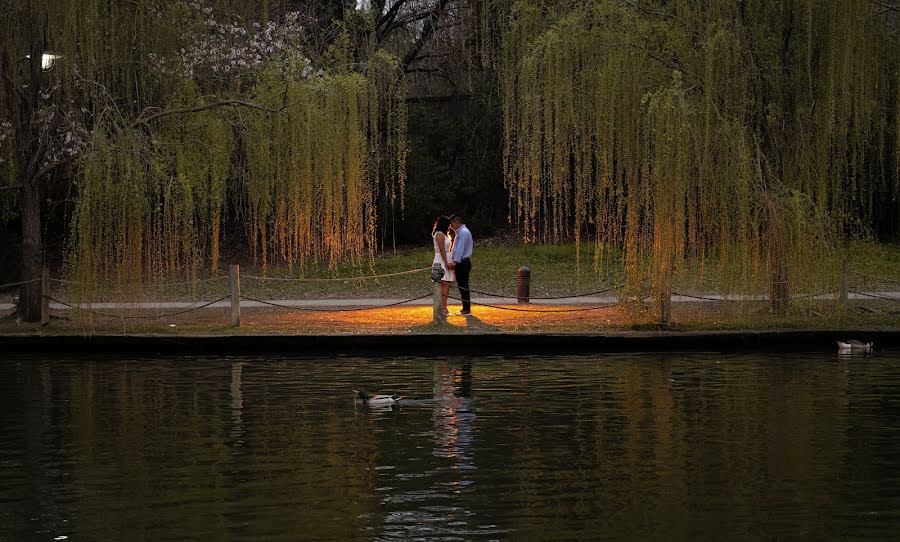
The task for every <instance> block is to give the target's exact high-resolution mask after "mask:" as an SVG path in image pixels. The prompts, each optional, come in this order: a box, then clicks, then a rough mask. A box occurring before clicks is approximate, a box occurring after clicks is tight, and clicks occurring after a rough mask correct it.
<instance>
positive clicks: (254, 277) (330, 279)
mask: <svg viewBox="0 0 900 542" xmlns="http://www.w3.org/2000/svg"><path fill="white" fill-rule="evenodd" d="M430 269H431V268H430V267H422V268H421V269H410V270H409V271H398V272H397V273H384V274H381V275H365V276H361V277H327V278H308V279H305V278H299V277H297V278H294V277H261V276H259V275H241V278H242V279H252V280H261V281H267V280H270V281H278V282H346V281H348V280H372V279H380V278H385V277H396V276H399V275H410V274H413V273H421V272H422V271H429V270H430Z"/></svg>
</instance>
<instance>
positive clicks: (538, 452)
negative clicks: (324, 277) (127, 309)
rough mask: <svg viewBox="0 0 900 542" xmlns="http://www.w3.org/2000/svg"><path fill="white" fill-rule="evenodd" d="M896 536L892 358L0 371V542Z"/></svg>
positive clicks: (242, 363) (898, 507) (203, 362)
mask: <svg viewBox="0 0 900 542" xmlns="http://www.w3.org/2000/svg"><path fill="white" fill-rule="evenodd" d="M354 388H364V389H366V390H369V391H371V392H376V391H378V392H380V391H396V392H398V393H401V394H402V395H405V396H406V399H405V400H404V402H403V403H402V406H401V407H400V408H399V409H390V408H387V409H374V408H368V407H365V406H363V405H360V404H357V403H355V402H354V400H353V398H352V395H353V393H352V391H351V390H352V389H354ZM898 533H900V353H893V354H889V353H878V354H876V355H874V356H872V357H849V358H844V357H838V356H837V355H835V354H831V355H827V354H811V355H797V354H791V355H752V356H751V355H716V354H666V355H660V354H652V355H649V354H648V355H639V354H634V355H621V354H616V355H609V356H606V355H596V356H562V357H540V358H538V357H532V358H513V359H507V358H499V357H483V358H452V357H451V358H447V359H426V358H392V359H359V358H335V359H292V358H290V357H280V358H272V357H266V358H264V359H263V358H259V359H254V358H247V357H243V358H214V359H213V358H197V357H188V358H172V357H170V358H155V359H150V358H147V359H144V358H131V359H112V358H90V359H87V358H78V359H54V360H47V359H40V358H35V357H25V356H23V357H18V358H16V357H14V358H12V359H6V360H4V361H2V362H0V540H154V541H159V540H186V539H204V540H225V539H231V540H263V539H264V540H301V539H305V540H387V539H427V540H440V539H446V540H489V539H499V540H508V539H516V540H521V539H526V540H527V539H534V540H573V539H665V540H676V539H691V540H697V539H709V540H755V539H807V540H823V539H842V540H846V539H863V540H866V539H871V540H885V539H896V537H897V536H898Z"/></svg>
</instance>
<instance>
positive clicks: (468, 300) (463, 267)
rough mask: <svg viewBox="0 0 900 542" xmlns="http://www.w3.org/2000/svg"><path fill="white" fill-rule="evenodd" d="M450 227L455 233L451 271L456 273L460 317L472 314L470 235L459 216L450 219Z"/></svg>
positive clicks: (471, 244) (471, 243) (471, 242)
mask: <svg viewBox="0 0 900 542" xmlns="http://www.w3.org/2000/svg"><path fill="white" fill-rule="evenodd" d="M450 227H451V228H453V230H454V231H456V238H455V239H454V240H453V271H454V272H455V273H456V286H457V287H458V288H459V297H460V298H461V299H462V310H461V311H460V312H459V314H460V315H462V316H467V315H469V314H472V297H471V295H470V293H469V273H470V272H471V271H472V246H473V244H474V243H473V241H472V234H471V233H470V232H469V228H467V227H466V225H465V224H464V223H463V221H462V217H460V216H459V215H452V216H451V217H450Z"/></svg>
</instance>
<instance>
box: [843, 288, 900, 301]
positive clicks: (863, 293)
mask: <svg viewBox="0 0 900 542" xmlns="http://www.w3.org/2000/svg"><path fill="white" fill-rule="evenodd" d="M849 293H851V294H856V295H862V296H865V297H872V298H875V299H887V300H889V301H900V297H890V296H887V295H879V294H870V293H866V292H856V291H853V290H850V291H849Z"/></svg>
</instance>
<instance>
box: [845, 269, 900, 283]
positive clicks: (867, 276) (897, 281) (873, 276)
mask: <svg viewBox="0 0 900 542" xmlns="http://www.w3.org/2000/svg"><path fill="white" fill-rule="evenodd" d="M850 273H852V274H854V275H856V276H858V277H865V278H867V279H873V280H876V281H878V282H884V283H887V284H900V280H898V279H889V278H885V277H878V276H875V275H867V274H865V273H860V272H859V271H850Z"/></svg>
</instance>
